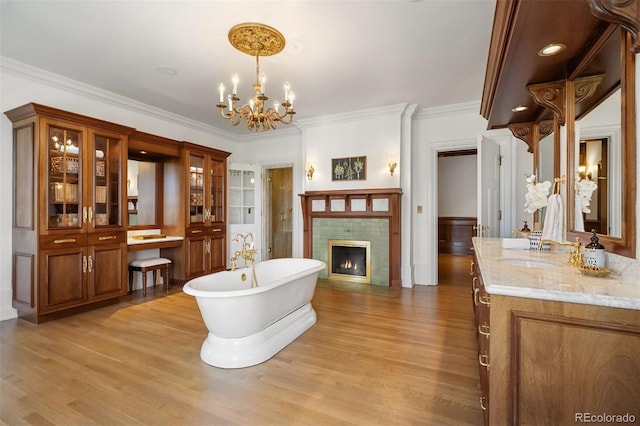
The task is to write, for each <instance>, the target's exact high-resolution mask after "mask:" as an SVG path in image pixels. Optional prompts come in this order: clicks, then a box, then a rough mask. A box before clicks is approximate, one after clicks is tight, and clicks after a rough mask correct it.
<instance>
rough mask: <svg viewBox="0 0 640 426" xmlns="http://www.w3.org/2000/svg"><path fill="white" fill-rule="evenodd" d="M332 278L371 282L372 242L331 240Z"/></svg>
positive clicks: (329, 265) (330, 262)
mask: <svg viewBox="0 0 640 426" xmlns="http://www.w3.org/2000/svg"><path fill="white" fill-rule="evenodd" d="M328 250H329V252H328V256H327V259H328V260H329V262H328V263H329V264H328V267H327V272H328V278H329V279H330V280H341V281H352V282H358V283H364V284H369V283H371V242H369V241H355V240H329V243H328Z"/></svg>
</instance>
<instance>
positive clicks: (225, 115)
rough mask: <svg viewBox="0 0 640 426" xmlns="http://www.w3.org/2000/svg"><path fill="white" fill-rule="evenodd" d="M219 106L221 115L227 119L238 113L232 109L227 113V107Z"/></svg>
mask: <svg viewBox="0 0 640 426" xmlns="http://www.w3.org/2000/svg"><path fill="white" fill-rule="evenodd" d="M218 108H220V115H221V116H222V118H226V119H227V120H229V119H232V118H233V116H234V115H236V113H235V111H230V112H229V113H225V112H224V110H225V108H226V107H224V106H223V107H220V106H218Z"/></svg>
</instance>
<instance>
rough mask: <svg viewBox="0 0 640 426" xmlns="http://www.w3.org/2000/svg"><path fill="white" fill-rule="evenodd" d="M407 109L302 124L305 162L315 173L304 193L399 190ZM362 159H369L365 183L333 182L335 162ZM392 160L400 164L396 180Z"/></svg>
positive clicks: (308, 181) (363, 112)
mask: <svg viewBox="0 0 640 426" xmlns="http://www.w3.org/2000/svg"><path fill="white" fill-rule="evenodd" d="M405 108H406V105H405V104H402V105H394V106H390V107H385V108H379V109H374V110H367V111H359V112H358V113H355V114H343V115H340V116H332V117H320V118H317V119H313V120H304V121H302V122H301V123H300V126H301V128H302V129H303V133H304V137H303V146H304V161H305V164H306V163H309V164H312V165H313V167H314V169H315V172H314V174H313V179H312V180H306V179H305V186H304V190H305V191H317V190H339V189H362V188H399V187H400V175H401V173H400V169H401V168H402V167H403V164H400V145H401V125H402V113H403V112H404V110H405ZM359 156H366V157H367V170H366V179H365V180H342V181H333V180H332V170H331V159H333V158H344V157H359ZM389 157H393V158H395V159H396V161H397V162H398V167H397V168H396V170H395V172H394V174H393V176H391V174H390V172H389V166H388V163H389V162H388V159H389ZM303 166H304V164H303Z"/></svg>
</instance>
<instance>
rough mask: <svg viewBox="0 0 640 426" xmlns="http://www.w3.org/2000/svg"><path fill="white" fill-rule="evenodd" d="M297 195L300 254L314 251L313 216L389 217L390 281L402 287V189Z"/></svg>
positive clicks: (335, 191) (394, 285)
mask: <svg viewBox="0 0 640 426" xmlns="http://www.w3.org/2000/svg"><path fill="white" fill-rule="evenodd" d="M299 195H300V201H301V202H302V217H303V256H304V257H307V258H309V257H311V255H312V253H313V219H314V218H316V217H324V218H364V219H372V218H388V219H389V285H390V286H391V287H401V286H402V280H401V274H400V266H401V265H400V263H401V257H400V248H401V244H400V242H401V232H402V229H401V226H400V225H401V224H400V196H401V195H402V189H400V188H389V189H361V190H358V189H350V190H334V191H307V192H305V193H304V194H299Z"/></svg>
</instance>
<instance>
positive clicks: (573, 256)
mask: <svg viewBox="0 0 640 426" xmlns="http://www.w3.org/2000/svg"><path fill="white" fill-rule="evenodd" d="M545 243H549V244H551V245H555V246H570V247H573V250H571V251H570V252H569V265H571V266H575V267H577V268H580V267H581V266H583V265H584V254H583V253H582V251H581V247H582V243H580V238H579V237H576V241H575V242H574V243H572V242H566V243H559V242H558V241H553V240H540V242H539V243H538V247H542V244H545Z"/></svg>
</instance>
